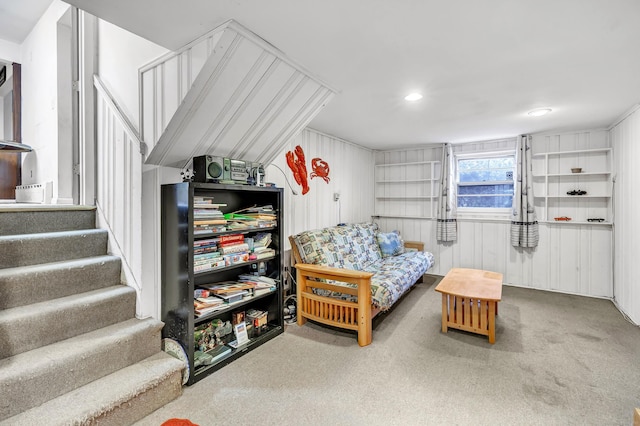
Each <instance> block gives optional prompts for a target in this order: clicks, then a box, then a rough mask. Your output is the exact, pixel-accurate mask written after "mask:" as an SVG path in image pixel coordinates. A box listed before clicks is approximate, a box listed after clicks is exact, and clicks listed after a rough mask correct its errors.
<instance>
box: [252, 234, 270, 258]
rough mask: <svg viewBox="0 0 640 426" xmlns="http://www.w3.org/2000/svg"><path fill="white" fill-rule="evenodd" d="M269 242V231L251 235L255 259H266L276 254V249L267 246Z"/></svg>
mask: <svg viewBox="0 0 640 426" xmlns="http://www.w3.org/2000/svg"><path fill="white" fill-rule="evenodd" d="M270 244H271V234H270V233H269V232H261V233H258V234H256V235H255V236H254V237H253V254H254V255H255V257H256V259H257V260H259V259H266V258H268V257H273V256H275V255H276V251H275V250H274V249H272V248H269V245H270Z"/></svg>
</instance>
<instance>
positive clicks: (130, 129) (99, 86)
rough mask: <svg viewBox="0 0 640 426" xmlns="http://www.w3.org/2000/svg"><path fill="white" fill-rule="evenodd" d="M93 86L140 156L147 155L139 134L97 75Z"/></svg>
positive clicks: (144, 144) (145, 146) (94, 77)
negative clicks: (134, 144) (136, 145)
mask: <svg viewBox="0 0 640 426" xmlns="http://www.w3.org/2000/svg"><path fill="white" fill-rule="evenodd" d="M93 86H94V87H95V88H96V90H97V91H98V93H99V94H100V95H102V98H103V99H104V101H105V102H106V103H107V104H108V105H109V106H110V107H111V110H112V111H113V113H114V114H115V116H116V117H117V118H118V119H119V120H120V121H121V123H122V126H123V127H124V129H125V131H126V132H127V134H128V135H129V137H130V138H131V139H133V140H134V141H135V142H136V143H137V144H138V148H139V152H140V154H141V155H142V156H143V157H145V156H146V155H147V144H146V143H144V142H143V141H142V140H141V139H140V133H139V132H138V130H136V128H135V126H134V125H133V124H132V123H131V121H130V120H129V119H128V118H127V116H126V114H125V113H124V112H123V111H122V108H120V106H119V105H118V103H117V102H116V100H115V99H114V97H113V96H112V95H111V92H109V89H107V86H105V85H104V83H103V82H102V79H101V78H100V77H99V76H98V75H97V74H94V75H93Z"/></svg>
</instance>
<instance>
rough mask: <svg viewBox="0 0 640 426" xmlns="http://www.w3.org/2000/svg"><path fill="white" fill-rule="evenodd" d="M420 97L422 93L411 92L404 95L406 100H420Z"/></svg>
mask: <svg viewBox="0 0 640 426" xmlns="http://www.w3.org/2000/svg"><path fill="white" fill-rule="evenodd" d="M420 99H422V95H421V94H420V93H409V94H408V95H407V96H405V97H404V100H405V101H410V102H413V101H419V100H420Z"/></svg>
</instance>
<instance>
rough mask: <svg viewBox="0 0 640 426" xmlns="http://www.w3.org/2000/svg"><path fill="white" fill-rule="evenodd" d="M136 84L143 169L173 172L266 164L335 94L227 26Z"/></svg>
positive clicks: (144, 71)
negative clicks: (205, 160) (193, 166)
mask: <svg viewBox="0 0 640 426" xmlns="http://www.w3.org/2000/svg"><path fill="white" fill-rule="evenodd" d="M205 55H206V57H205ZM203 57H205V59H204V61H202V59H203ZM183 73H185V74H186V76H185V75H182V74H183ZM148 75H150V76H151V77H149V76H148ZM139 79H140V84H141V100H142V104H141V117H142V118H143V120H144V122H143V124H142V130H143V133H142V136H143V140H144V141H145V142H146V143H147V144H148V145H149V146H150V147H151V148H152V149H151V151H150V153H149V155H148V157H147V159H146V162H147V163H148V164H157V165H165V166H174V167H186V166H187V165H188V163H189V162H190V160H191V158H192V157H194V156H198V155H204V154H208V155H213V156H220V157H232V158H240V159H243V160H248V161H255V162H262V163H267V164H268V163H270V162H271V160H272V159H273V158H274V157H275V156H276V155H277V154H278V153H279V151H280V150H281V149H282V147H283V146H285V144H286V143H287V142H288V141H289V140H291V139H292V138H293V137H295V135H296V134H298V133H299V132H300V131H301V130H302V129H303V128H304V127H305V126H306V125H307V124H308V123H309V122H310V121H311V119H312V118H313V117H314V116H315V115H316V114H317V113H318V112H319V111H320V109H322V107H324V106H325V105H326V103H327V102H328V101H329V100H330V99H331V98H332V97H333V95H334V94H335V91H334V90H333V89H331V88H329V87H328V86H327V85H326V84H324V83H322V82H321V81H319V80H318V79H316V78H314V77H312V76H311V75H309V73H308V72H306V71H305V70H304V69H302V68H301V67H299V66H298V65H297V64H295V63H294V62H292V61H291V60H289V59H288V58H286V57H285V55H284V54H283V53H282V52H280V51H278V50H277V49H275V48H274V47H273V46H271V45H269V44H268V43H266V42H265V41H264V40H262V39H261V38H260V37H258V36H256V35H255V34H253V33H251V32H250V31H248V30H247V29H245V28H243V27H242V26H240V25H239V24H237V23H235V22H233V21H229V22H227V23H225V24H223V25H222V26H220V27H219V28H217V29H215V30H214V31H212V32H211V33H210V34H209V35H207V36H205V37H203V38H202V39H200V40H199V41H197V42H194V43H192V44H191V45H190V46H187V47H185V48H184V49H182V50H181V51H180V52H177V53H175V54H172V55H167V56H166V57H164V58H161V59H160V60H157V61H154V62H153V63H152V64H149V65H147V66H145V67H143V68H141V69H140V78H139ZM185 88H188V90H187V91H186V93H185ZM149 102H151V103H149ZM147 120H151V121H152V123H149V122H148V121H147Z"/></svg>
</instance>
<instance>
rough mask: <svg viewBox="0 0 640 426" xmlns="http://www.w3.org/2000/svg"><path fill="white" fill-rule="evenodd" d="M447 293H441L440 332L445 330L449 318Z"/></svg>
mask: <svg viewBox="0 0 640 426" xmlns="http://www.w3.org/2000/svg"><path fill="white" fill-rule="evenodd" d="M448 298H449V295H448V294H446V293H442V332H443V333H446V332H447V321H448V319H449V315H448V307H447V299H448Z"/></svg>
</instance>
